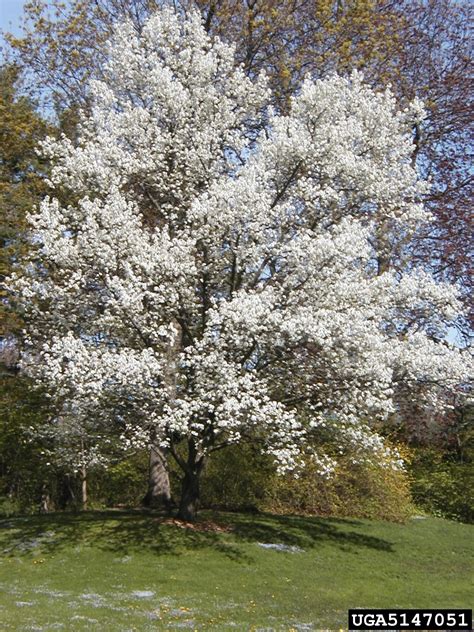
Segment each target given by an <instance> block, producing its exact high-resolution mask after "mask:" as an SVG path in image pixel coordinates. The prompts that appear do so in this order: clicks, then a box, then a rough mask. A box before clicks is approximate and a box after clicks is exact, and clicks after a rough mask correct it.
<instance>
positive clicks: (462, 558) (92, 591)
mask: <svg viewBox="0 0 474 632" xmlns="http://www.w3.org/2000/svg"><path fill="white" fill-rule="evenodd" d="M205 517H207V518H209V515H207V516H205ZM218 522H219V524H225V523H228V524H229V525H232V526H233V530H232V531H230V532H224V533H222V532H218V533H216V532H213V531H194V530H189V529H182V528H180V527H177V526H175V525H173V524H161V521H160V519H158V518H157V517H153V516H150V515H145V514H140V513H125V512H124V513H117V512H109V513H88V514H82V515H67V514H62V515H61V514H56V515H48V516H38V517H24V518H23V517H22V518H13V519H8V520H3V521H0V528H1V531H0V552H1V558H0V621H1V625H0V629H1V630H2V632H3V631H4V630H53V629H54V630H57V629H64V630H67V631H68V632H69V631H75V630H100V632H102V631H104V632H107V631H109V630H110V631H111V632H112V631H114V632H120V631H125V630H139V631H143V632H145V631H148V630H173V629H181V628H184V629H191V630H194V629H199V630H208V629H209V630H212V629H215V630H249V629H255V630H257V629H265V630H269V629H270V630H271V629H275V630H291V629H294V630H313V629H322V628H331V629H335V628H342V627H346V616H347V609H348V608H349V607H393V608H395V607H405V608H408V607H413V608H415V607H416V608H429V607H431V608H433V607H445V608H446V607H471V605H472V592H471V591H472V586H471V585H470V580H471V579H472V572H473V570H474V569H473V564H472V557H471V548H472V535H473V533H474V531H473V527H472V526H469V525H462V524H457V523H454V522H449V521H447V520H441V519H436V518H428V519H425V520H412V521H410V522H409V523H408V524H407V525H399V524H390V523H382V522H371V521H367V520H336V519H318V518H303V517H277V516H269V515H256V516H251V515H238V514H235V515H234V514H220V515H219V518H218ZM258 543H284V544H287V545H291V546H297V547H300V548H302V549H303V550H304V552H281V551H277V550H272V549H265V548H263V547H261V546H259V544H258Z"/></svg>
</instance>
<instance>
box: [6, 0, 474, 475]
mask: <svg viewBox="0 0 474 632" xmlns="http://www.w3.org/2000/svg"><path fill="white" fill-rule="evenodd" d="M91 91H92V94H93V97H94V106H93V108H92V112H91V114H90V115H87V116H86V115H83V117H82V120H81V123H80V125H79V130H78V139H79V140H78V142H77V144H73V143H72V142H71V141H69V140H67V139H65V138H63V139H60V140H54V139H49V140H48V141H47V142H46V143H44V147H43V149H44V151H45V152H46V153H47V154H48V155H50V156H51V157H52V158H53V159H54V169H53V172H52V176H51V184H52V185H53V186H54V187H57V188H62V189H64V188H65V189H66V190H67V191H70V192H71V194H72V195H71V199H74V200H77V202H74V203H71V205H70V206H63V205H61V204H60V203H59V202H58V200H57V199H46V200H44V202H43V203H42V204H41V207H40V208H39V209H38V210H37V211H36V212H35V213H33V214H32V215H31V218H30V220H31V226H32V231H33V234H34V242H35V243H36V244H38V252H37V253H36V255H35V256H36V259H37V258H38V257H39V259H40V262H41V263H40V265H34V262H33V261H32V263H31V264H30V265H29V266H27V267H26V269H25V271H24V274H23V277H22V278H19V279H17V280H16V281H15V287H16V291H17V292H18V295H19V296H20V298H22V299H23V301H24V303H25V305H27V309H28V312H29V322H30V329H29V332H28V340H29V343H30V351H29V354H28V356H27V357H26V359H25V366H28V367H29V371H30V372H31V373H32V374H33V375H35V376H36V377H37V379H38V380H40V381H42V382H44V383H47V384H48V385H49V386H50V387H51V389H52V391H53V392H55V393H56V394H57V395H59V396H60V397H63V398H69V401H77V402H87V406H88V407H89V408H91V407H92V408H94V407H95V408H96V410H97V411H100V414H99V412H98V414H97V419H98V420H104V419H105V418H106V417H107V416H109V417H113V416H115V417H116V418H119V419H121V420H122V423H123V427H124V428H127V430H125V431H124V433H123V437H124V442H127V445H128V444H130V445H134V444H135V445H136V444H138V443H146V437H147V433H148V432H149V431H151V430H153V432H154V433H155V434H157V436H158V440H159V441H160V442H161V444H162V445H163V446H168V447H170V448H171V449H172V448H173V443H174V442H176V441H179V440H181V439H182V438H188V439H192V440H193V441H194V445H195V446H196V447H197V452H198V453H199V454H201V455H202V454H206V453H208V452H210V451H212V450H215V449H219V448H220V447H222V446H224V445H226V444H229V443H234V442H238V441H240V440H243V439H248V438H253V439H259V440H261V441H262V444H263V446H264V449H265V450H267V451H268V452H269V453H271V454H272V455H273V456H274V457H275V459H276V460H277V461H278V463H279V467H280V468H285V467H287V468H293V467H294V466H295V465H296V463H297V461H298V453H299V451H300V450H301V446H302V445H303V444H304V442H305V439H304V438H305V436H307V433H308V432H317V429H318V428H321V427H325V428H330V427H333V428H334V429H335V431H338V432H339V435H338V436H339V437H340V441H341V449H346V448H347V446H348V445H352V446H353V448H354V450H355V451H356V452H357V453H358V454H359V453H360V452H361V451H363V450H367V451H371V452H373V453H380V454H381V455H382V456H381V458H382V457H383V455H384V447H383V444H382V442H381V440H380V439H379V437H378V436H376V435H374V434H373V433H372V432H371V430H370V423H371V420H381V419H384V418H385V417H386V416H387V415H389V414H390V413H391V412H393V410H394V392H395V391H396V389H397V384H399V383H403V384H409V383H413V384H414V383H416V384H417V385H419V384H420V383H424V384H426V387H427V388H429V387H430V385H437V386H438V385H439V384H444V385H447V386H453V385H455V384H457V383H459V382H461V381H463V380H464V379H466V375H467V367H466V361H465V359H464V357H463V354H461V353H460V352H459V351H458V350H456V349H453V348H450V347H449V346H448V345H445V344H438V343H436V342H433V333H434V332H435V333H436V335H437V337H438V338H442V337H443V335H444V332H445V331H446V327H447V325H448V323H449V321H450V319H452V318H453V317H455V315H456V313H457V311H458V309H459V306H458V303H457V300H456V292H455V289H454V288H453V287H450V286H447V285H438V284H436V283H435V282H434V281H433V280H432V279H431V278H429V277H428V276H427V275H425V274H423V273H421V272H417V271H406V272H405V273H403V270H400V269H397V270H396V271H395V270H394V269H392V268H390V265H385V266H381V265H380V261H381V260H382V259H383V260H384V261H390V257H391V256H392V255H394V256H395V255H396V254H397V253H398V252H399V251H400V247H401V246H400V244H401V243H402V242H403V241H404V240H406V239H407V236H408V237H409V235H410V234H411V233H412V232H413V231H414V230H416V228H417V227H418V225H419V223H420V222H422V221H424V220H425V219H426V218H427V214H426V212H425V211H424V209H423V207H422V206H421V205H420V203H419V198H420V194H421V193H422V192H424V191H425V190H426V185H425V184H424V183H423V182H420V180H419V178H418V176H417V173H416V172H415V170H414V168H413V166H412V151H413V146H412V142H411V137H410V121H411V120H412V119H413V118H414V117H419V116H420V107H419V104H418V103H415V104H414V105H413V108H412V109H408V110H407V111H404V112H399V111H398V110H397V106H396V103H395V101H394V98H393V96H392V95H391V94H390V92H388V91H387V92H384V93H381V94H379V93H375V92H374V91H373V90H372V89H371V88H369V87H368V86H366V85H365V84H364V82H363V79H362V77H361V76H360V75H359V74H357V73H354V74H353V75H352V76H351V77H349V78H342V77H339V76H336V75H335V76H333V77H331V78H329V79H326V80H322V81H312V80H311V79H309V78H308V79H306V80H305V82H304V84H303V85H302V87H301V90H300V92H299V94H298V96H296V97H294V98H293V100H292V103H291V109H290V112H289V113H288V114H287V115H285V116H283V115H280V114H278V113H275V112H274V111H272V110H271V108H269V107H268V106H267V103H268V100H269V99H268V88H267V85H266V80H265V77H263V76H262V77H260V78H258V79H255V80H254V81H251V80H250V79H249V78H248V77H246V76H245V74H244V72H243V70H242V69H241V68H240V67H238V66H236V65H235V63H234V57H233V49H232V47H230V46H228V45H227V44H224V43H223V42H221V41H219V40H218V39H210V38H209V37H208V35H207V34H206V32H205V30H204V28H203V26H202V24H201V20H200V17H199V16H198V14H197V13H193V12H191V13H190V14H189V16H188V17H187V18H186V19H184V18H182V17H180V16H178V15H176V14H175V13H174V12H173V11H172V10H170V9H163V10H160V11H158V12H157V13H156V14H155V15H154V16H153V17H152V18H150V20H149V21H148V23H147V24H146V26H145V27H144V29H143V31H142V32H141V33H140V34H137V33H136V32H135V31H134V30H133V28H132V27H131V26H130V25H129V24H124V25H122V26H121V27H119V28H118V29H117V32H116V34H115V37H114V38H113V40H112V41H111V43H110V48H109V63H108V67H107V69H106V79H105V80H104V81H103V82H95V83H93V84H92V85H91ZM308 415H309V417H308ZM303 419H305V420H306V421H305V422H303V421H302V420H303ZM308 419H309V421H308ZM319 462H320V465H321V470H322V471H324V472H326V473H327V472H329V471H330V469H331V467H332V464H331V462H330V460H328V459H326V458H325V457H324V456H321V457H320V461H319Z"/></svg>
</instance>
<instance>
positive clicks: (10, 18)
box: [0, 0, 25, 32]
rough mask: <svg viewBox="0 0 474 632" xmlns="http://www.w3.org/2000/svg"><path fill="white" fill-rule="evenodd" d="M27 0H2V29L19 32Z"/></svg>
mask: <svg viewBox="0 0 474 632" xmlns="http://www.w3.org/2000/svg"><path fill="white" fill-rule="evenodd" d="M24 1H25V0H0V29H2V30H4V31H13V32H18V27H19V24H20V16H21V14H22V13H23V5H24Z"/></svg>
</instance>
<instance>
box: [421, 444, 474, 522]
mask: <svg viewBox="0 0 474 632" xmlns="http://www.w3.org/2000/svg"><path fill="white" fill-rule="evenodd" d="M411 475H412V477H413V483H412V494H413V499H414V501H415V503H416V504H417V505H418V506H419V507H420V508H422V509H424V510H425V511H428V512H430V513H432V514H435V515H440V516H445V517H447V518H453V519H456V520H461V521H463V522H470V523H473V522H474V462H473V461H466V462H459V461H455V460H453V459H452V456H451V457H450V456H449V455H446V453H445V452H443V451H441V450H439V449H433V448H424V449H419V450H417V451H416V453H415V458H414V460H413V463H412V466H411Z"/></svg>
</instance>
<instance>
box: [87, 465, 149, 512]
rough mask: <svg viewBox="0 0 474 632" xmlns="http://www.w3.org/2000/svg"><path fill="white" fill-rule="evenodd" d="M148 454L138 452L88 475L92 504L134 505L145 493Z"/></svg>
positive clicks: (111, 505)
mask: <svg viewBox="0 0 474 632" xmlns="http://www.w3.org/2000/svg"><path fill="white" fill-rule="evenodd" d="M147 476H148V455H147V454H146V453H140V454H137V455H134V456H131V457H129V458H127V459H124V460H123V461H120V462H119V463H115V464H113V465H111V466H110V467H109V468H107V470H105V471H103V472H94V473H92V474H91V476H90V477H89V494H90V498H91V501H92V504H93V505H95V506H105V507H116V506H125V507H136V506H138V505H140V502H141V500H142V498H143V497H144V495H145V491H146V484H147Z"/></svg>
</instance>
